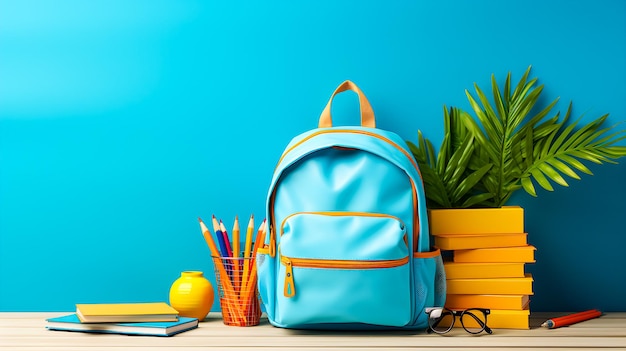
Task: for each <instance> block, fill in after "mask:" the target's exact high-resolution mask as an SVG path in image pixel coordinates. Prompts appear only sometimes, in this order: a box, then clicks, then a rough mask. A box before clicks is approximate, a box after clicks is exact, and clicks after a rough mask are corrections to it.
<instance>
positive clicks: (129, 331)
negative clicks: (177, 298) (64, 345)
mask: <svg viewBox="0 0 626 351" xmlns="http://www.w3.org/2000/svg"><path fill="white" fill-rule="evenodd" d="M46 322H47V324H46V328H47V329H49V330H61V331H76V332H87V333H110V334H126V335H150V336H172V335H175V334H178V333H182V332H184V331H187V330H190V329H194V328H197V327H198V319H196V318H187V317H178V321H176V322H140V323H81V322H80V319H78V316H77V315H76V314H70V315H67V316H62V317H56V318H49V319H46Z"/></svg>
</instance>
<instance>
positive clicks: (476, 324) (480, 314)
mask: <svg viewBox="0 0 626 351" xmlns="http://www.w3.org/2000/svg"><path fill="white" fill-rule="evenodd" d="M488 313H489V312H488V311H487V310H482V309H474V308H472V309H468V310H464V311H450V310H448V309H446V308H444V309H443V311H442V312H441V317H439V318H429V320H428V323H429V326H430V330H432V331H433V332H435V333H437V334H445V333H447V332H449V331H450V330H452V328H453V327H454V325H455V322H456V317H457V316H458V317H459V319H460V320H459V322H460V323H461V326H462V327H463V329H465V330H466V331H467V332H468V333H471V334H480V333H481V332H482V331H483V330H484V331H486V332H487V333H489V334H491V329H490V328H489V327H488V326H487V314H488ZM456 323H458V322H456ZM457 326H458V324H457Z"/></svg>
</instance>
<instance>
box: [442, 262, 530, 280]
mask: <svg viewBox="0 0 626 351" xmlns="http://www.w3.org/2000/svg"><path fill="white" fill-rule="evenodd" d="M443 268H444V270H445V272H446V278H447V279H459V278H523V277H524V263H517V262H514V263H508V262H504V263H491V262H488V263H483V262H479V263H474V262H470V263H458V262H444V263H443Z"/></svg>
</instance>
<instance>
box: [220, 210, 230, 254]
mask: <svg viewBox="0 0 626 351" xmlns="http://www.w3.org/2000/svg"><path fill="white" fill-rule="evenodd" d="M220 230H221V231H222V235H223V236H224V242H225V243H226V253H227V254H228V255H226V257H233V248H232V246H230V239H228V231H226V226H225V225H224V223H222V220H221V219H220Z"/></svg>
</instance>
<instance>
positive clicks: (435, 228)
mask: <svg viewBox="0 0 626 351" xmlns="http://www.w3.org/2000/svg"><path fill="white" fill-rule="evenodd" d="M428 217H429V226H430V233H431V234H432V235H439V234H477V233H484V234H488V233H523V232H524V209H523V208H521V207H519V206H503V207H500V208H462V209H433V210H429V211H428Z"/></svg>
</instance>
